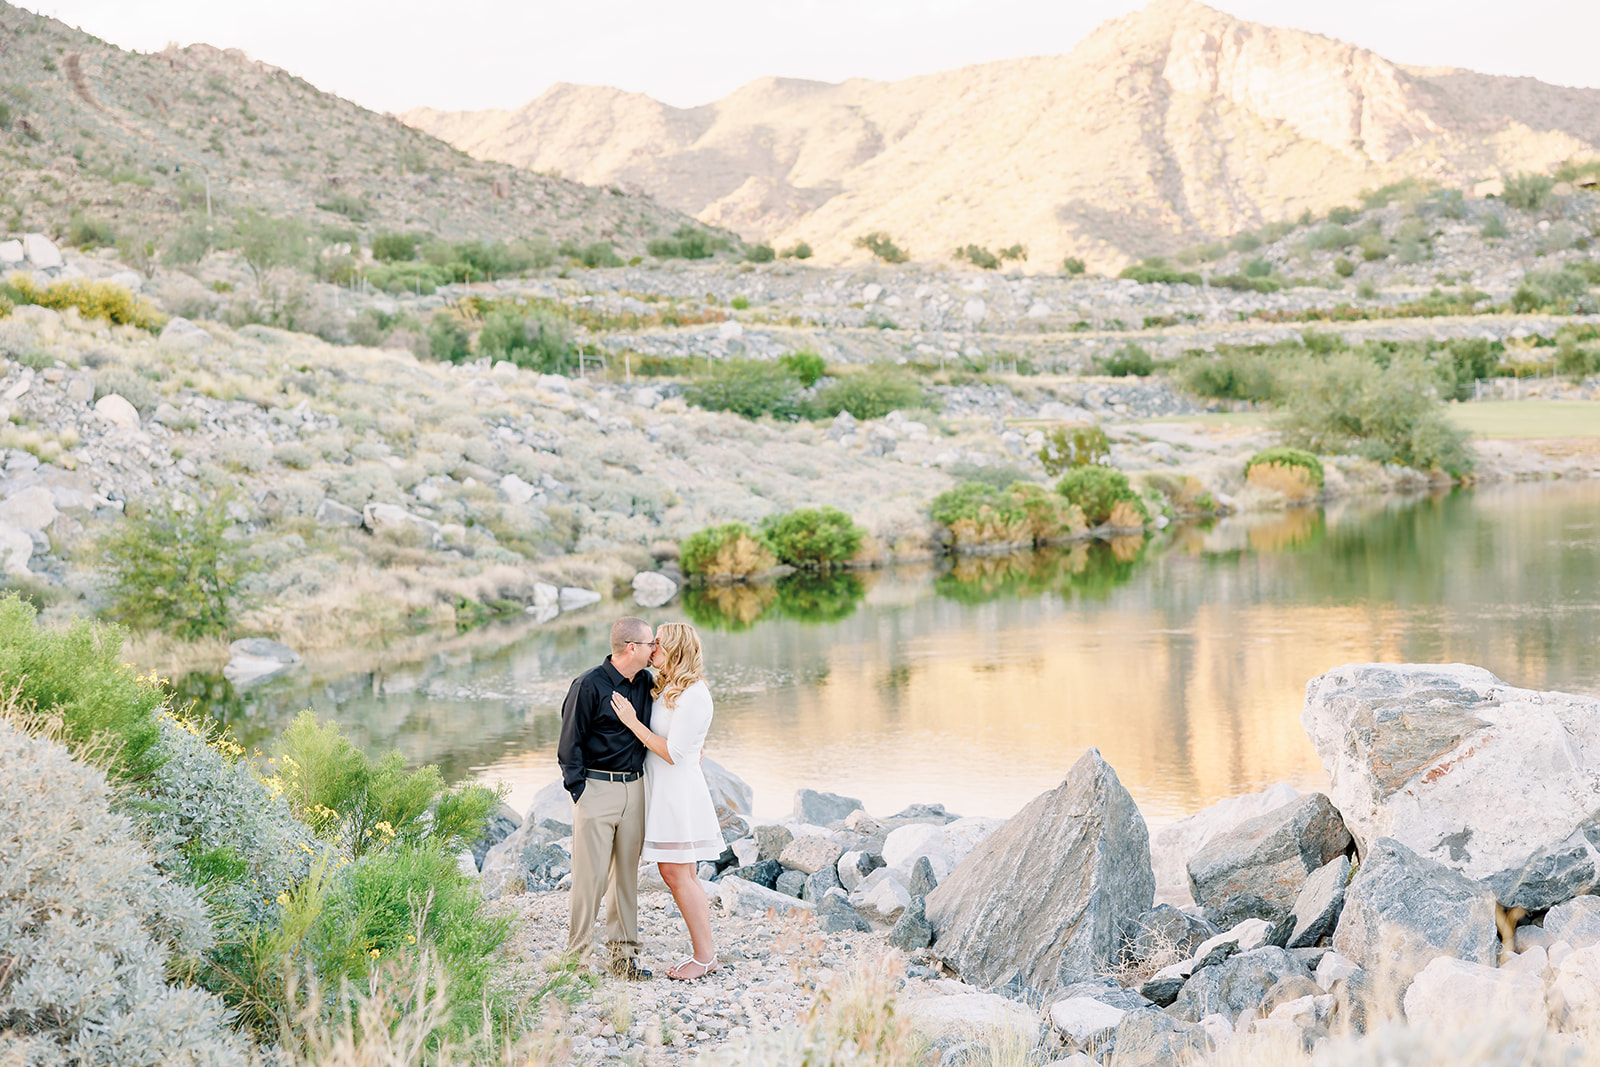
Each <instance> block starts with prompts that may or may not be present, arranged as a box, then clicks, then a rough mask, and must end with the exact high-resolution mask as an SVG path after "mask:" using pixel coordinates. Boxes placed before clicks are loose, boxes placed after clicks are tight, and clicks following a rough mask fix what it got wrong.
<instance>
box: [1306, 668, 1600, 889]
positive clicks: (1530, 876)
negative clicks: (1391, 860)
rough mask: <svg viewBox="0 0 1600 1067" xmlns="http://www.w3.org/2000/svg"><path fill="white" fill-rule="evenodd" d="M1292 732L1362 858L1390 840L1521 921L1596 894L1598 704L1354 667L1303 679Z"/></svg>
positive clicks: (1485, 682) (1489, 679)
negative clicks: (1297, 729)
mask: <svg viewBox="0 0 1600 1067" xmlns="http://www.w3.org/2000/svg"><path fill="white" fill-rule="evenodd" d="M1300 722H1301V724H1302V725H1303V726H1304V727H1305V730H1306V733H1307V735H1308V736H1310V738H1311V742H1312V744H1313V745H1315V746H1316V749H1317V754H1318V755H1319V756H1320V757H1321V758H1322V765H1323V766H1324V767H1325V768H1326V769H1327V771H1328V776H1329V780H1330V782H1331V783H1332V784H1331V788H1330V789H1329V796H1330V797H1331V798H1332V800H1333V803H1334V805H1335V806H1336V807H1337V808H1338V809H1339V811H1340V813H1341V814H1343V816H1344V821H1345V825H1346V826H1347V827H1349V829H1350V832H1351V834H1352V835H1354V837H1355V840H1356V845H1357V847H1358V848H1359V849H1360V851H1361V853H1362V855H1363V856H1364V855H1365V854H1366V852H1367V850H1368V849H1369V848H1371V847H1372V844H1373V842H1375V841H1377V840H1378V839H1379V838H1381V837H1388V838H1392V839H1394V840H1396V841H1398V842H1399V843H1401V844H1402V845H1404V846H1405V847H1406V848H1409V849H1411V850H1412V851H1414V852H1416V853H1418V854H1419V855H1421V856H1425V857H1427V858H1428V859H1431V860H1435V861H1437V862H1439V863H1442V864H1444V865H1446V866H1448V867H1450V868H1452V869H1454V870H1457V871H1460V872H1461V873H1462V874H1465V875H1466V876H1467V877H1469V878H1475V879H1478V880H1480V881H1483V882H1486V883H1488V884H1489V885H1490V886H1491V887H1492V888H1493V889H1494V892H1495V894H1496V896H1497V897H1498V898H1499V900H1500V902H1501V903H1502V904H1505V905H1506V906H1507V907H1512V906H1516V905H1521V906H1523V907H1525V908H1527V909H1528V910H1529V911H1538V910H1542V909H1544V908H1548V907H1550V906H1551V905H1552V904H1556V903H1559V902H1560V901H1562V900H1568V899H1570V898H1572V897H1574V896H1577V895H1578V894H1580V893H1585V892H1588V891H1590V890H1591V889H1593V888H1594V887H1595V886H1596V885H1597V884H1600V847H1597V845H1596V841H1600V825H1597V824H1596V822H1595V821H1594V820H1593V819H1592V818H1591V816H1592V815H1593V813H1595V812H1596V811H1600V700H1596V699H1595V698H1593V697H1580V696H1570V695H1568V694H1565V693H1542V692H1535V691H1532V690H1527V689H1517V688H1514V687H1512V686H1509V685H1507V684H1506V683H1505V682H1502V681H1501V680H1500V679H1498V678H1496V677H1495V676H1494V675H1492V674H1490V673H1489V672H1488V671H1486V670H1483V669H1482V668H1481V667H1469V666H1464V665H1461V664H1400V665H1395V664H1380V663H1356V664H1348V665H1346V666H1343V667H1339V668H1336V669H1334V670H1332V671H1329V672H1328V673H1327V674H1324V675H1322V676H1320V677H1318V678H1313V679H1312V680H1311V681H1310V682H1309V683H1307V685H1306V703H1305V709H1304V711H1303V712H1302V713H1301V716H1300Z"/></svg>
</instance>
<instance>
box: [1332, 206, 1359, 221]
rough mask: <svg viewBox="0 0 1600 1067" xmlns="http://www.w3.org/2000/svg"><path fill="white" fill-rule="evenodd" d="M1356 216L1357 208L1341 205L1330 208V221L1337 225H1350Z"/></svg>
mask: <svg viewBox="0 0 1600 1067" xmlns="http://www.w3.org/2000/svg"><path fill="white" fill-rule="evenodd" d="M1355 218H1356V209H1355V208H1353V207H1344V206H1343V205H1340V206H1339V207H1336V208H1330V209H1329V210H1328V221H1329V222H1331V223H1333V224H1334V225H1336V226H1348V225H1349V224H1350V223H1352V222H1354V221H1355Z"/></svg>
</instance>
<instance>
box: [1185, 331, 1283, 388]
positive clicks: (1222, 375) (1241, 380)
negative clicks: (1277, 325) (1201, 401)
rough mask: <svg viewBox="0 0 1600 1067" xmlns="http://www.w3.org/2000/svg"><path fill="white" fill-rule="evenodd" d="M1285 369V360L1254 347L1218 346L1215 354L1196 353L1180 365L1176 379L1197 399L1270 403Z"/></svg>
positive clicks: (1274, 353)
mask: <svg viewBox="0 0 1600 1067" xmlns="http://www.w3.org/2000/svg"><path fill="white" fill-rule="evenodd" d="M1284 369H1285V362H1284V358H1283V356H1281V355H1279V354H1277V353H1276V352H1275V351H1272V350H1264V349H1260V348H1256V347H1254V346H1250V347H1244V346H1235V345H1218V346H1217V351H1216V353H1215V354H1208V353H1205V352H1196V353H1192V354H1190V355H1188V356H1187V357H1185V358H1184V359H1183V360H1182V362H1180V363H1179V364H1178V371H1177V378H1178V380H1179V381H1180V382H1182V383H1183V386H1184V388H1186V389H1188V390H1189V391H1190V392H1192V393H1194V394H1195V395H1197V396H1204V397H1212V398H1215V399H1218V400H1249V401H1263V400H1271V399H1272V398H1273V397H1275V396H1276V395H1277V392H1278V378H1279V375H1280V374H1282V372H1283V370H1284Z"/></svg>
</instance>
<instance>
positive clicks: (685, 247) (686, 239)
mask: <svg viewBox="0 0 1600 1067" xmlns="http://www.w3.org/2000/svg"><path fill="white" fill-rule="evenodd" d="M720 245H721V242H719V241H717V240H716V239H715V238H713V237H712V236H711V235H710V234H709V233H707V232H706V231H705V230H702V229H700V228H698V227H696V226H691V225H689V224H687V223H685V224H684V225H682V226H679V227H678V228H677V229H676V230H674V231H673V234H672V236H671V237H662V238H658V239H657V240H654V241H651V242H650V243H649V244H647V245H646V246H645V251H647V252H649V253H650V254H651V255H652V256H655V257H657V258H658V259H709V258H710V257H711V255H712V254H713V253H714V252H716V250H717V248H718V247H719V246H720Z"/></svg>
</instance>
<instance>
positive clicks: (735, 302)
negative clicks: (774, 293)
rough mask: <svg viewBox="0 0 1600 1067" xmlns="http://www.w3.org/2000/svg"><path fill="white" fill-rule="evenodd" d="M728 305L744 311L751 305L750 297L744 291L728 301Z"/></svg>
mask: <svg viewBox="0 0 1600 1067" xmlns="http://www.w3.org/2000/svg"><path fill="white" fill-rule="evenodd" d="M728 306H729V307H731V308H733V310H735V311H744V310H746V309H747V308H749V307H750V298H749V297H748V296H745V295H744V294H743V293H740V294H739V295H738V296H736V297H734V298H733V299H732V300H730V301H728Z"/></svg>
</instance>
